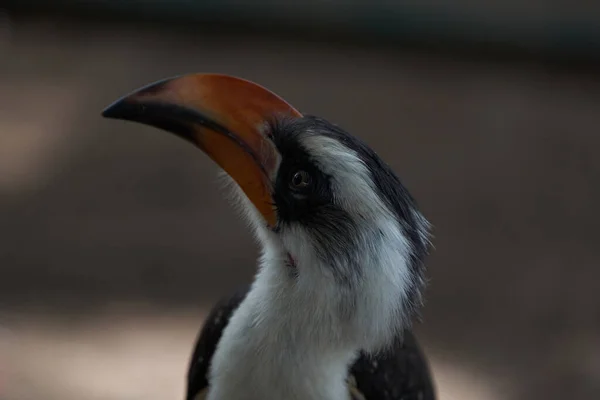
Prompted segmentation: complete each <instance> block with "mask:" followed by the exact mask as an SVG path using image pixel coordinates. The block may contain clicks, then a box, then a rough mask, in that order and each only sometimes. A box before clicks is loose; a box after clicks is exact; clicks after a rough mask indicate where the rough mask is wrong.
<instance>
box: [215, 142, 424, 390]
mask: <svg viewBox="0 0 600 400" xmlns="http://www.w3.org/2000/svg"><path fill="white" fill-rule="evenodd" d="M302 145H303V146H304V147H305V149H306V150H307V152H308V153H309V154H310V155H311V156H312V157H313V161H314V162H315V163H317V164H318V166H319V168H320V169H321V170H322V171H323V172H324V173H325V174H327V175H329V176H330V177H331V180H332V181H331V186H332V192H333V193H334V195H335V196H336V199H335V201H336V202H337V204H339V205H340V206H341V207H343V209H344V210H345V211H347V212H348V213H349V215H350V216H351V217H352V218H353V219H354V222H355V224H356V226H357V232H358V235H357V237H356V242H355V245H356V246H357V248H356V249H354V250H356V251H355V253H356V254H357V257H358V258H359V259H358V260H356V264H357V265H359V266H360V271H358V273H356V271H354V272H355V273H354V274H353V275H352V277H351V278H352V280H351V282H350V283H349V284H347V285H344V284H342V283H340V282H339V280H336V278H335V276H334V275H333V273H332V268H331V266H329V265H324V261H323V260H322V259H320V258H319V257H318V254H317V252H316V251H315V249H314V248H313V247H312V245H311V243H312V240H311V238H310V231H309V230H307V229H306V228H304V227H303V226H302V225H300V224H297V225H290V226H287V227H285V228H282V229H281V231H280V232H279V233H277V234H276V233H274V232H272V231H270V230H268V229H266V228H265V223H264V220H263V219H262V217H261V216H260V214H259V213H258V212H257V211H256V209H255V208H254V207H253V206H252V204H251V203H250V201H249V200H248V199H247V198H246V196H245V195H244V194H243V192H242V191H241V189H239V187H238V186H237V185H236V184H235V183H234V185H233V186H232V187H233V188H234V189H235V190H233V191H232V192H233V193H234V196H235V199H234V200H236V202H237V204H242V205H243V206H242V209H243V210H244V212H245V215H246V217H247V219H248V220H249V221H250V222H251V224H252V226H253V228H254V231H255V233H256V234H257V237H258V239H259V241H260V243H261V244H262V249H263V254H262V257H261V260H260V268H259V272H258V273H257V276H256V279H255V282H254V284H253V287H252V290H251V291H250V292H249V294H248V296H247V298H246V299H245V300H244V301H243V302H242V304H241V305H240V307H239V309H238V310H237V311H236V312H235V313H234V315H233V316H232V318H231V320H230V323H229V325H228V326H227V328H226V329H225V331H224V334H223V337H222V339H221V341H220V342H219V345H218V347H217V351H216V354H215V355H214V357H213V361H212V365H211V374H210V386H211V388H210V391H209V395H208V400H225V399H227V400H238V399H239V400H242V399H244V400H253V399H257V400H258V399H261V400H266V399H287V400H294V399H298V400H300V399H302V400H310V399H314V400H317V399H319V400H347V399H348V391H347V387H346V385H345V382H344V380H345V378H346V373H347V368H348V366H349V364H350V363H351V362H352V361H353V360H354V359H355V357H356V356H357V354H358V351H359V350H367V351H377V350H379V349H382V348H383V347H385V346H386V345H388V344H390V342H391V341H392V339H393V338H394V337H395V335H396V334H398V333H400V332H401V330H402V329H403V328H405V327H406V326H408V325H409V324H410V321H408V320H406V317H407V313H406V312H405V309H404V307H405V301H406V298H407V293H408V290H409V286H410V279H411V276H410V274H409V270H408V268H409V266H408V259H409V255H410V251H411V249H410V245H409V242H408V240H407V238H406V237H405V235H404V231H403V229H402V227H401V226H400V224H399V223H398V221H397V220H396V217H395V216H394V214H393V212H392V211H391V210H390V209H389V208H388V207H387V206H386V204H385V203H384V201H383V200H382V199H381V198H380V197H379V196H378V194H377V190H376V187H375V185H374V183H373V181H372V178H371V174H370V172H369V170H368V168H367V167H366V165H365V164H364V163H363V162H362V160H361V159H360V158H359V157H358V155H357V154H356V153H355V152H354V151H353V150H351V149H349V148H347V147H346V146H344V145H343V144H341V143H340V142H338V141H336V140H334V139H331V138H328V137H324V136H320V135H318V134H308V135H306V136H305V137H303V140H302ZM228 181H229V182H233V181H232V180H231V179H228ZM421 219H422V221H424V222H423V223H426V221H425V220H424V218H422V217H421ZM421 219H420V220H421ZM288 253H289V254H291V256H292V257H293V258H294V260H295V263H296V268H297V271H293V270H291V268H292V267H290V266H289V265H286V261H287V254H288Z"/></svg>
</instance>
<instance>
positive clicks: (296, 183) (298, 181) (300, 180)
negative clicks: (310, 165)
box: [290, 170, 312, 190]
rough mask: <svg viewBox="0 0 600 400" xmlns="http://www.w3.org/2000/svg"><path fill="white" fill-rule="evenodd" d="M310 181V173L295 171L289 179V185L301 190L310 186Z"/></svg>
mask: <svg viewBox="0 0 600 400" xmlns="http://www.w3.org/2000/svg"><path fill="white" fill-rule="evenodd" d="M311 183H312V179H311V177H310V174H309V173H308V172H306V171H302V170H300V171H296V172H295V173H294V174H293V175H292V180H291V181H290V186H291V187H292V189H296V190H303V189H306V188H307V187H309V186H310V184H311Z"/></svg>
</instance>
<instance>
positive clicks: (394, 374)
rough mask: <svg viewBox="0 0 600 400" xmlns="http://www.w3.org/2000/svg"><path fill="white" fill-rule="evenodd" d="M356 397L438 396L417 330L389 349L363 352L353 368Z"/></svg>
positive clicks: (409, 399) (410, 399)
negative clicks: (378, 351)
mask: <svg viewBox="0 0 600 400" xmlns="http://www.w3.org/2000/svg"><path fill="white" fill-rule="evenodd" d="M348 384H349V387H350V391H351V393H352V397H353V400H400V399H402V400H434V399H435V390H434V387H433V377H432V375H431V371H430V369H429V364H428V362H427V358H426V357H425V354H424V353H423V351H422V350H421V347H420V345H419V343H418V341H417V338H416V337H415V335H414V333H413V332H412V331H410V330H406V331H405V332H404V335H403V336H402V338H398V339H397V340H396V341H395V343H394V345H393V346H392V347H391V348H390V349H388V350H387V351H384V352H380V353H378V354H374V355H370V354H366V353H361V354H360V356H359V358H358V359H357V360H356V362H355V363H354V364H353V365H352V367H351V368H350V371H349V381H348Z"/></svg>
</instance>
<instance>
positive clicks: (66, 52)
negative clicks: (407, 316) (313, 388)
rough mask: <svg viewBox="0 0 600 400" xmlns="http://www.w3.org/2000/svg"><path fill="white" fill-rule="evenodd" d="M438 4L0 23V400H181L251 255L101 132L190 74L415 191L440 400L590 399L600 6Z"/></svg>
mask: <svg viewBox="0 0 600 400" xmlns="http://www.w3.org/2000/svg"><path fill="white" fill-rule="evenodd" d="M439 3H440V4H439V6H440V8H435V7H432V8H428V9H427V10H424V9H414V8H408V7H406V6H401V5H397V6H389V5H385V4H384V3H382V2H378V1H375V2H372V3H370V5H368V4H367V3H365V2H360V1H353V2H340V1H330V2H319V1H310V2H305V4H304V3H303V5H300V3H298V4H296V3H290V2H278V3H276V2H268V1H263V2H255V3H253V2H245V3H239V4H238V5H236V6H234V5H233V3H232V2H230V1H226V2H223V3H219V2H190V1H185V0H179V1H175V0H173V1H172V2H170V3H168V4H167V3H165V2H162V3H161V2H160V1H154V2H150V1H146V2H144V1H142V0H137V1H130V2H126V1H121V2H116V1H109V0H106V1H97V2H85V1H67V0H63V1H57V2H53V3H52V4H51V5H50V4H45V3H42V2H37V1H25V0H21V1H4V2H1V1H0V398H1V399H3V400H27V399H34V398H44V399H49V400H51V399H61V400H68V399H82V398H85V399H98V400H121V399H122V400H135V399H144V400H149V399H157V400H158V399H161V400H162V399H181V398H183V397H182V396H183V387H184V386H183V385H184V374H185V370H186V367H187V362H188V357H189V353H190V351H191V347H192V344H193V340H194V338H195V335H196V333H197V330H198V329H199V327H200V326H201V324H202V320H203V318H204V316H205V313H206V311H207V309H208V308H209V307H210V306H211V305H212V304H213V302H214V301H215V300H216V299H217V298H218V297H220V296H222V295H226V294H227V293H229V292H230V291H231V290H233V289H234V288H236V287H238V286H239V285H241V284H243V283H245V282H248V281H249V280H250V279H251V277H252V274H253V272H254V258H255V256H256V248H255V245H254V243H253V242H252V239H251V235H250V234H249V233H248V231H247V229H246V227H245V225H244V223H243V222H242V221H240V220H239V218H238V217H237V216H236V214H235V213H234V212H233V211H232V209H231V208H230V207H229V205H228V204H226V203H225V202H224V201H223V200H222V197H221V193H220V191H219V188H218V184H217V182H216V178H215V176H216V172H217V169H216V167H215V166H214V165H213V164H212V163H211V162H210V161H209V160H208V159H207V158H206V157H205V156H204V155H203V154H201V153H200V152H199V151H197V150H196V149H194V148H192V147H191V146H189V145H188V144H187V143H185V142H183V141H181V140H179V139H176V138H174V137H172V136H170V135H168V134H165V133H162V132H159V131H158V130H153V129H150V128H147V127H143V126H139V125H136V124H127V123H119V122H115V121H108V120H103V119H102V118H101V117H100V111H101V110H102V109H103V107H104V106H106V105H107V104H109V103H110V102H112V101H113V100H115V99H116V98H117V97H119V96H121V95H122V94H124V93H126V92H128V91H130V90H132V89H134V88H137V87H138V86H141V85H143V84H146V83H149V82H151V81H155V80H158V79H161V78H164V77H168V76H171V75H177V74H181V73H185V72H201V71H202V72H221V73H227V74H233V75H238V76H242V77H244V78H247V79H250V80H253V81H256V82H259V83H260V84H262V85H265V86H266V87H268V88H270V89H272V90H274V91H275V92H277V93H278V94H280V95H282V96H283V97H284V98H286V99H287V100H289V101H290V102H291V103H292V104H294V105H295V106H296V107H297V108H299V109H300V110H302V111H304V112H306V113H311V114H317V115H320V116H324V117H326V118H327V119H329V120H331V121H333V122H336V123H339V124H340V125H341V126H343V127H345V128H346V129H347V130H349V131H350V132H352V133H354V134H355V135H358V136H361V137H363V138H364V139H366V141H367V142H368V143H369V144H370V145H371V146H372V147H373V148H374V149H375V150H376V151H378V152H379V154H380V155H381V156H382V157H383V158H384V159H385V160H387V161H388V162H389V163H390V164H391V165H392V166H393V167H394V169H395V170H396V171H397V172H398V174H399V175H400V176H401V178H402V179H403V181H404V182H405V184H406V185H407V186H408V187H409V189H410V190H411V191H412V192H413V194H414V195H415V197H416V198H417V199H418V201H419V202H420V204H421V207H422V209H423V211H424V213H425V214H426V216H428V218H429V219H430V220H431V221H432V223H433V224H434V225H435V236H436V237H435V246H436V250H435V251H434V252H433V254H432V255H431V257H430V259H429V263H428V265H429V277H430V286H429V290H428V292H427V299H428V302H427V306H426V308H425V309H424V311H423V314H424V321H423V323H422V324H420V325H418V327H417V331H418V334H419V335H420V337H421V340H422V342H423V345H424V347H425V348H426V351H427V352H428V354H429V356H430V359H431V364H432V368H433V370H434V373H435V376H436V383H437V387H438V392H439V395H440V399H444V400H471V399H473V400H475V399H477V400H525V399H528V400H529V399H545V400H553V399H557V400H558V399H561V400H562V399H597V398H600V298H599V297H600V296H599V295H598V290H600V281H599V278H600V268H599V266H600V253H599V251H598V250H597V248H596V245H597V244H598V242H599V239H600V233H599V232H600V230H599V229H598V228H599V227H600V211H599V210H598V208H597V206H598V204H599V202H600V184H599V183H600V158H599V157H598V152H599V151H600V73H599V71H600V69H598V68H597V66H598V65H599V64H598V63H597V60H596V59H595V57H596V56H598V55H600V52H598V50H600V36H599V32H598V29H597V28H598V27H600V6H598V5H595V3H594V2H581V4H579V3H578V2H572V1H570V2H556V1H554V2H551V1H549V0H546V1H543V0H540V1H538V2H530V3H529V6H527V7H526V8H525V7H524V6H518V5H517V4H520V3H519V2H502V5H500V2H496V1H491V2H488V3H486V4H488V5H486V6H484V5H482V4H483V3H481V4H479V3H478V4H479V5H473V4H471V2H450V1H447V2H443V1H440V2H439ZM446 3H447V4H446ZM513 3H514V4H513ZM310 7H312V9H309V8H310ZM394 7H396V8H394Z"/></svg>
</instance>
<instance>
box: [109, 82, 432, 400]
mask: <svg viewBox="0 0 600 400" xmlns="http://www.w3.org/2000/svg"><path fill="white" fill-rule="evenodd" d="M103 115H104V116H105V117H108V118H114V119H122V120H129V121H135V122H139V123H143V124H147V125H150V126H154V127H157V128H160V129H163V130H166V131H169V132H172V133H174V134H176V135H178V136H180V137H182V138H184V139H186V140H188V141H190V142H192V143H193V144H194V145H196V146H197V147H199V148H200V149H201V150H203V151H204V152H205V153H206V154H207V155H208V156H210V158H212V159H213V160H214V161H215V162H216V163H217V164H218V165H219V166H220V167H221V168H222V169H223V170H224V171H225V173H226V174H225V175H226V180H227V181H228V182H229V183H230V184H231V185H230V186H231V188H232V193H233V201H234V203H235V204H237V205H241V207H240V209H241V210H242V211H243V214H244V215H245V216H246V217H247V220H248V221H249V223H250V225H251V227H252V228H253V231H254V233H255V235H256V238H257V239H258V242H259V243H260V245H261V249H262V255H261V257H260V259H259V261H258V272H257V273H256V276H255V279H254V281H253V283H252V284H251V286H250V287H249V289H247V290H243V291H241V292H240V293H238V294H236V295H234V296H233V297H231V298H228V299H225V300H223V301H222V302H221V303H219V304H218V305H217V306H216V307H215V308H214V309H213V310H212V312H211V314H210V316H209V317H208V319H207V320H206V322H205V324H204V326H203V328H202V330H201V332H200V334H199V337H198V340H197V342H196V347H195V350H194V352H193V356H192V359H191V362H190V366H189V370H188V382H187V384H188V387H187V399H188V400H192V399H207V400H242V399H243V400H268V399H277V400H310V399H312V400H317V399H318V400H342V399H344V400H348V399H366V400H378V399H398V400H399V399H404V400H409V399H415V400H416V399H419V400H430V399H434V398H435V394H434V388H433V386H434V385H433V382H432V381H433V379H432V376H431V374H430V371H429V367H428V363H427V360H426V357H425V356H424V354H423V353H422V351H421V349H420V346H419V345H418V343H417V341H416V339H415V337H414V336H413V334H412V333H411V320H412V319H413V318H414V317H415V316H417V314H418V312H419V309H420V306H421V304H422V290H423V287H424V285H425V278H424V258H425V256H426V254H427V253H428V249H429V247H430V241H429V237H430V236H429V231H430V228H429V223H428V222H427V220H426V219H425V218H424V217H423V215H422V214H421V213H420V212H419V210H418V209H417V205H416V203H415V201H414V200H413V198H412V197H411V195H410V194H409V192H408V191H407V189H406V188H405V187H404V186H403V185H402V184H401V182H400V180H399V179H398V177H397V176H396V175H395V174H394V172H393V171H392V170H391V168H390V167H389V166H388V165H387V164H386V163H385V162H384V161H382V160H381V158H379V156H378V155H377V154H376V153H375V152H374V151H373V150H372V149H371V148H369V147H368V146H367V145H366V144H365V143H364V142H362V141H361V140H359V139H358V138H356V137H354V136H352V135H350V134H348V133H347V132H345V131H344V130H343V129H341V128H340V127H338V126H336V125H334V124H332V123H330V122H328V121H326V120H324V119H322V118H318V117H315V116H309V115H303V114H301V113H300V112H299V111H297V110H296V109H295V108H293V107H292V106H291V105H289V104H288V103H287V102H285V101H284V100H283V99H281V98H280V97H278V96H277V95H275V94H274V93H272V92H270V91H269V90H267V89H265V88H263V87H261V86H259V85H257V84H255V83H252V82H249V81H247V80H243V79H240V78H236V77H232V76H227V75H220V74H191V75H184V76H179V77H176V78H171V79H167V80H163V81H160V82H157V83H154V84H151V85H149V86H146V87H143V88H141V89H138V90H136V91H134V92H133V93H131V94H129V95H126V96H125V97H123V98H121V99H119V100H117V101H116V102H115V103H113V104H112V105H110V106H109V107H108V108H106V109H105V110H104V112H103Z"/></svg>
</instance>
